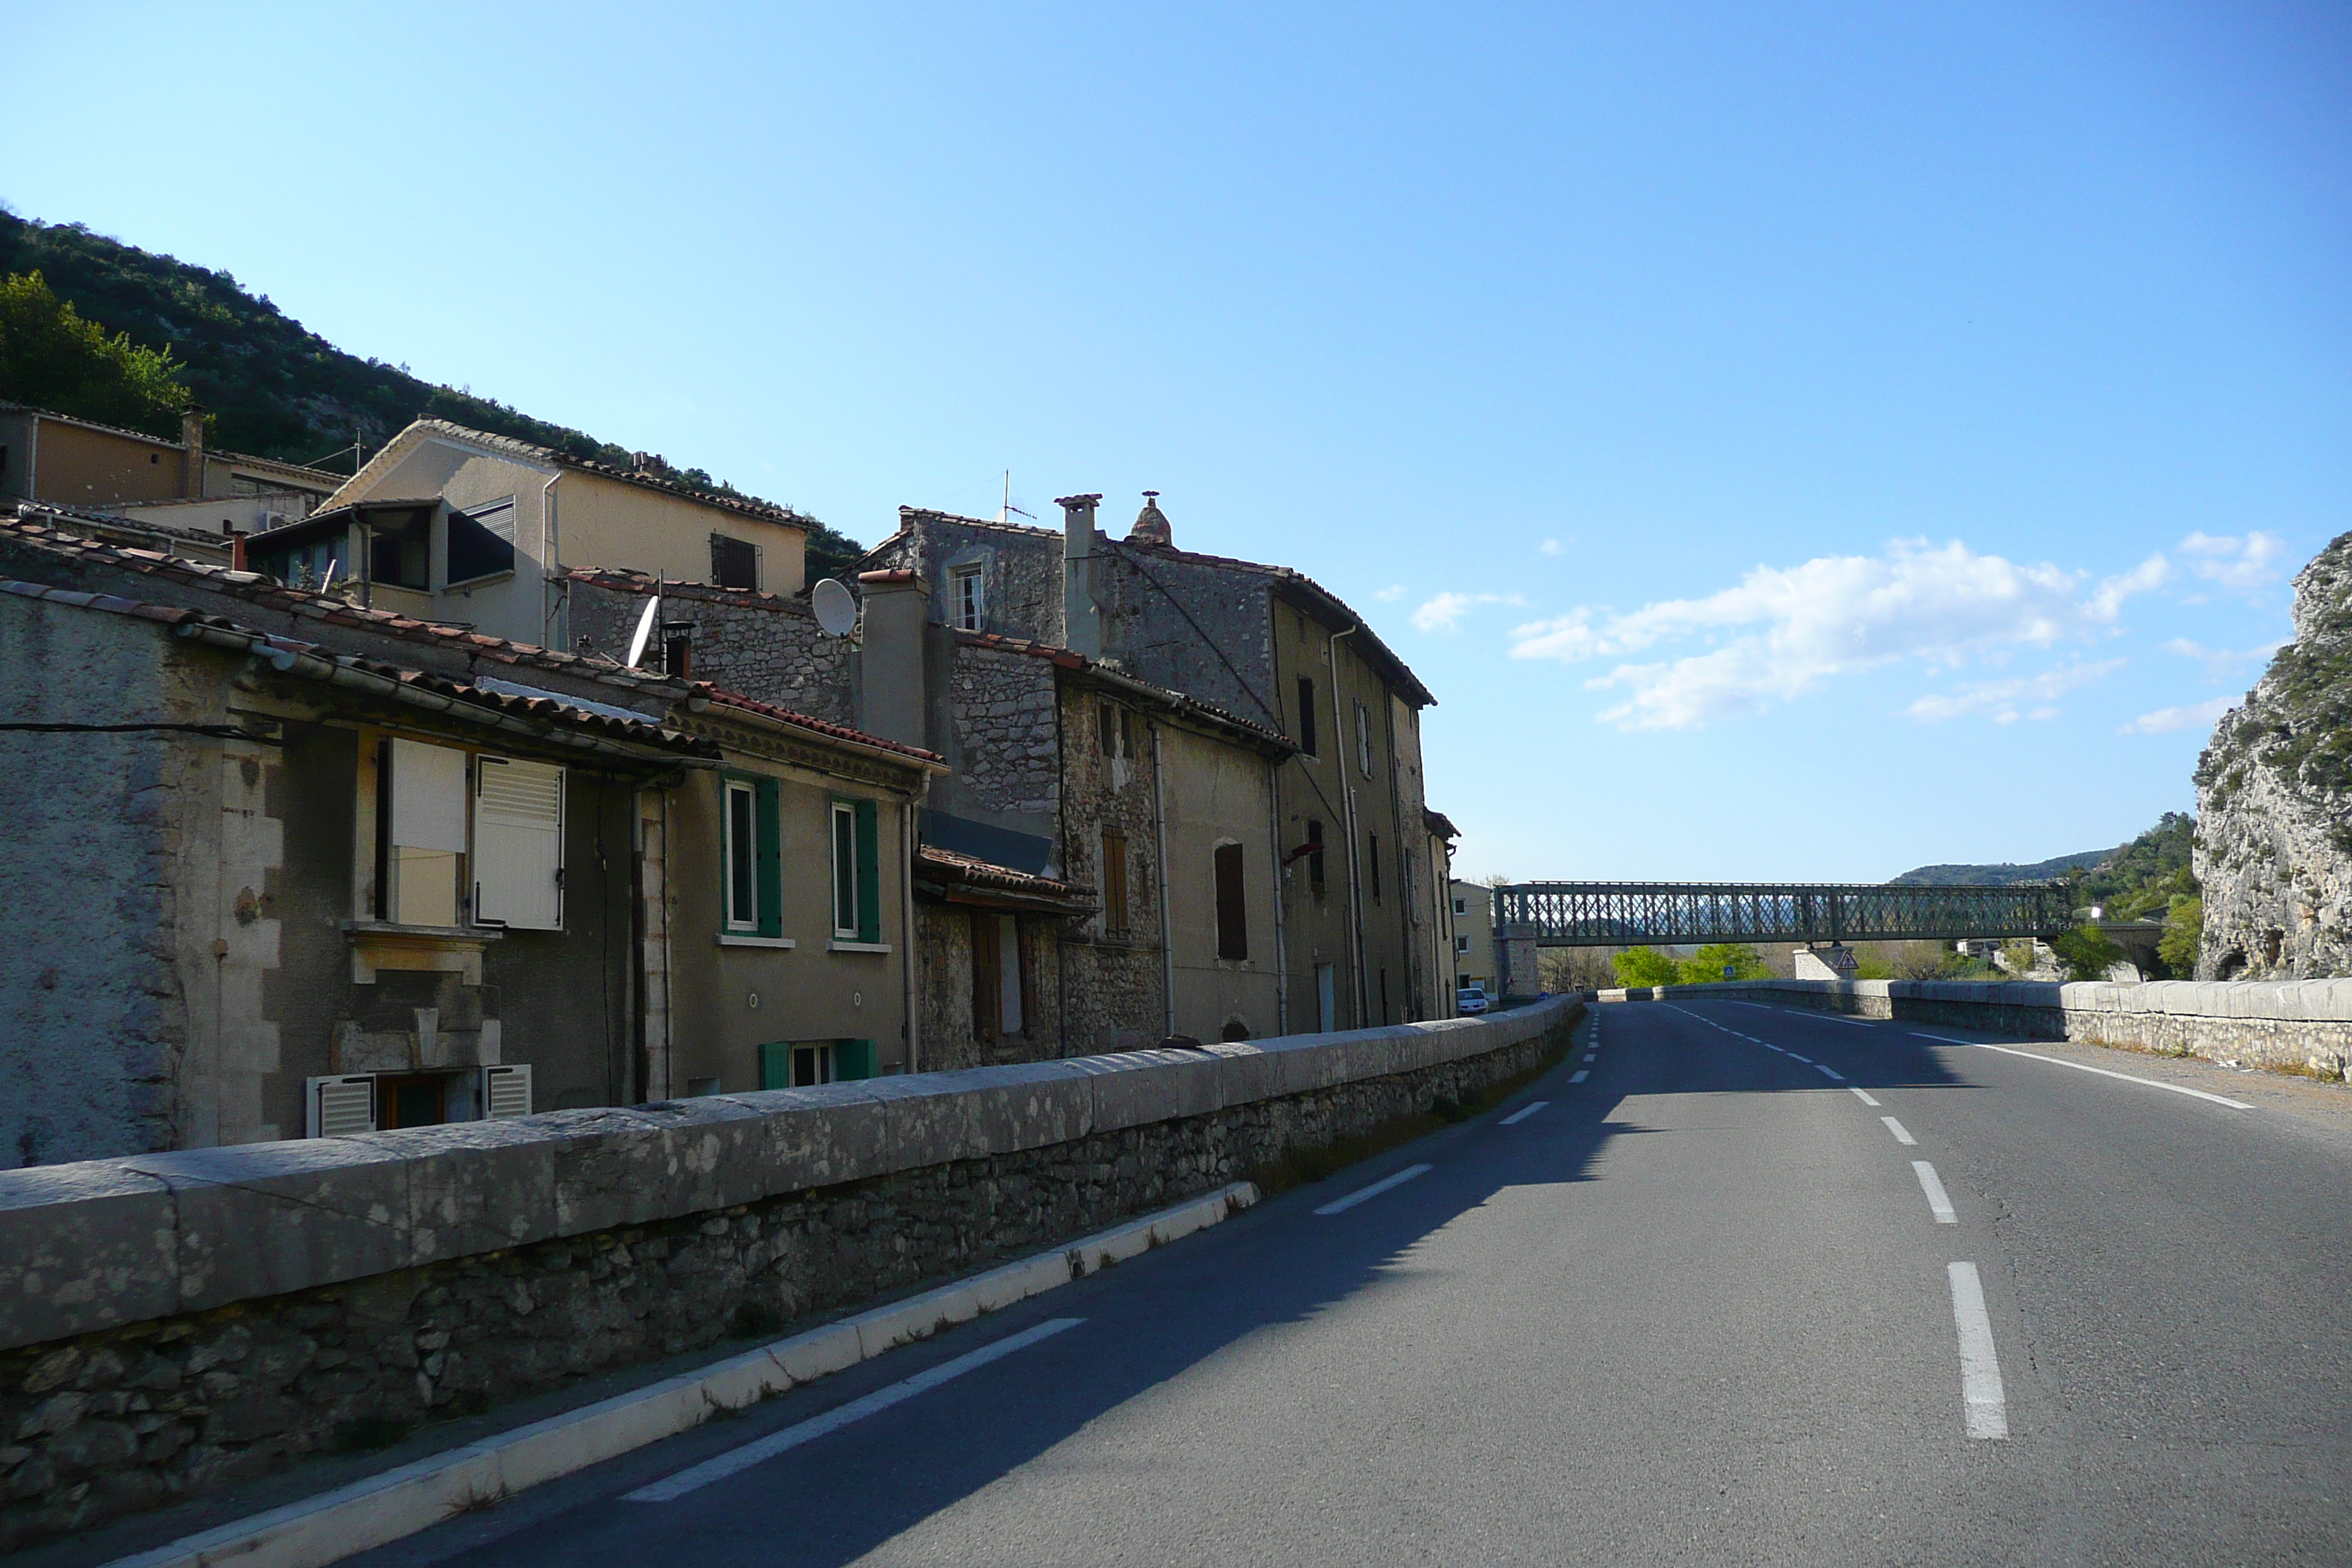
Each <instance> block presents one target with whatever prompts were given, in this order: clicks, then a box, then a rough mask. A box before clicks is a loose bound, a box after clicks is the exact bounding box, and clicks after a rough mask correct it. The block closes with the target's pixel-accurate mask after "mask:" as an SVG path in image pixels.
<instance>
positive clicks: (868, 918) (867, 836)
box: [857, 800, 882, 1078]
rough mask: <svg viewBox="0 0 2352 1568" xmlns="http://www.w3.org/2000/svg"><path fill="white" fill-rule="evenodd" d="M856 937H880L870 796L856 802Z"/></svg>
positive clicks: (878, 837) (875, 814)
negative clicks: (868, 798) (867, 798)
mask: <svg viewBox="0 0 2352 1568" xmlns="http://www.w3.org/2000/svg"><path fill="white" fill-rule="evenodd" d="M857 940H858V941H860V942H880V941H881V940H882V809H881V807H880V806H879V805H877V804H876V803H875V802H873V801H870V800H861V801H859V802H858V803H857ZM860 1076H861V1077H867V1078H870V1077H872V1076H873V1075H872V1074H871V1073H866V1074H861V1075H860Z"/></svg>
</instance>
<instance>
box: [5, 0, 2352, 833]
mask: <svg viewBox="0 0 2352 1568" xmlns="http://www.w3.org/2000/svg"><path fill="white" fill-rule="evenodd" d="M8 30H9V35H10V44H9V50H8V52H9V55H10V58H11V64H12V76H13V79H15V80H16V83H17V84H18V86H19V88H20V89H26V90H27V91H30V92H31V93H32V96H31V97H30V98H27V99H23V100H22V101H21V102H20V103H19V105H18V108H19V110H21V112H18V113H16V114H13V115H11V116H10V118H9V122H8V125H7V127H6V129H5V132H0V137H5V158H0V197H4V198H5V199H6V200H7V201H8V202H9V203H10V204H11V205H13V206H14V207H15V208H16V210H17V211H18V212H19V213H21V214H23V215H25V216H30V217H38V218H43V219H47V220H51V221H71V220H79V221H82V222H85V223H88V224H89V225H90V226H92V227H94V228H97V229H99V230H100V231H102V232H105V233H108V234H111V235H115V236H118V237H121V238H123V239H125V240H128V241H131V242H133V243H136V244H139V245H142V246H145V247H149V248H152V249H156V250H163V251H168V252H171V253H172V254H174V255H176V256H179V257H181V258H185V259H188V260H192V261H197V262H201V263H204V264H205V265H208V266H213V267H218V268H226V269H227V270H229V271H231V272H234V273H235V274H236V277H237V278H238V279H240V280H242V281H243V282H245V283H246V284H247V286H249V287H251V288H253V289H257V290H258V291H261V292H266V293H268V295H269V296H270V297H271V298H272V299H273V300H276V301H277V302H278V305H280V306H281V307H282V308H284V309H285V310H288V311H289V312H290V313H291V314H293V315H295V316H296V317H298V318H299V319H300V320H301V321H304V322H305V323H306V324H308V325H309V326H310V327H311V328H313V329H314V330H316V331H320V332H321V333H323V334H324V335H325V336H326V337H328V338H329V339H331V341H333V342H337V343H340V344H341V345H342V346H344V347H346V348H348V349H350V350H352V352H354V353H362V354H372V355H375V356H377V357H380V358H382V359H384V360H387V361H391V362H394V363H405V364H408V365H409V366H411V367H413V368H414V370H415V372H416V373H417V374H422V375H425V376H428V377H431V378H435V379H438V380H444V381H447V382H449V383H452V384H458V385H465V386H470V387H471V388H472V389H473V390H474V391H476V392H478V393H483V394H488V395H494V396H496V397H499V398H500V399H502V400H504V401H506V402H509V403H511V404H513V405H517V406H519V407H520V408H522V409H525V410H527V411H529V412H530V413H531V414H534V415H537V416H541V417H542V418H546V419H551V420H557V421H561V422H562V423H566V424H571V425H575V426H581V427H582V428H584V429H587V430H590V431H593V432H594V433H596V434H597V435H599V436H601V437H604V438H607V439H610V440H614V441H618V442H621V443H623V444H625V445H628V446H633V447H648V448H652V449H655V450H658V451H661V452H663V453H665V454H666V455H667V456H668V457H669V458H671V459H672V460H673V461H676V462H678V463H680V464H682V465H699V466H701V467H704V468H709V469H710V470H711V471H713V472H714V473H717V474H720V475H722V476H725V477H728V478H730V479H733V480H735V482H737V483H738V484H740V485H742V486H744V487H745V488H747V489H752V490H755V491H758V492H760V493H762V494H765V495H768V496H771V497H772V498H774V499H777V500H786V501H790V502H792V503H793V504H795V505H798V506H801V507H803V508H805V509H807V510H811V511H813V512H814V513H816V514H817V515H819V516H821V517H823V518H824V519H825V520H826V521H829V522H832V523H833V524H835V526H836V527H839V528H841V529H843V530H845V531H847V532H849V533H851V534H852V535H854V536H856V537H857V538H859V539H861V540H864V541H866V542H873V541H874V540H876V539H877V538H879V537H880V536H881V535H882V534H883V533H885V532H887V531H888V529H889V527H890V526H891V522H892V520H893V516H894V509H895V508H896V507H897V506H898V505H899V504H900V503H902V502H903V503H911V504H916V505H923V506H936V507H942V508H947V509H950V510H962V511H969V512H979V513H990V512H992V511H993V510H994V509H995V507H996V505H997V501H998V493H999V486H1000V484H1001V482H1002V480H1001V477H1000V476H1001V475H1002V473H1003V470H1004V469H1006V468H1010V469H1011V470H1012V471H1013V493H1014V498H1015V500H1016V501H1020V502H1024V503H1025V504H1026V505H1027V506H1028V507H1029V509H1030V510H1033V511H1037V512H1041V513H1048V514H1050V513H1051V511H1052V508H1051V507H1050V505H1049V504H1048V502H1049V500H1050V498H1051V497H1053V496H1055V495H1057V494H1063V493H1066V492H1068V491H1072V490H1080V489H1094V490H1101V491H1104V492H1107V494H1108V497H1109V498H1110V500H1109V501H1108V510H1110V511H1111V512H1112V513H1113V514H1114V515H1119V514H1120V513H1121V509H1122V508H1123V507H1125V506H1126V505H1127V504H1129V502H1130V501H1131V500H1133V499H1134V497H1135V492H1137V491H1139V490H1140V489H1144V488H1147V487H1149V488H1152V489H1160V490H1161V491H1163V492H1165V493H1164V496H1163V500H1162V504H1163V505H1164V507H1165V508H1166V510H1167V511H1168V514H1169V516H1170V517H1171V520H1172V521H1173V523H1174V527H1175V532H1176V538H1177V542H1179V543H1180V544H1181V545H1185V546H1188V547H1192V548H1196V549H1202V550H1210V551H1217V552H1229V553H1234V554H1241V555H1247V556H1252V557H1255V558H1257V559H1262V560H1274V561H1280V562H1284V563H1290V564H1294V565H1297V566H1299V567H1301V568H1303V569H1305V570H1306V571H1307V572H1308V573H1310V574H1313V575H1314V576H1316V577H1317V578H1318V579H1320V580H1321V581H1322V582H1323V583H1325V584H1328V586H1330V587H1331V588H1333V589H1334V590H1335V591H1337V592H1338V593H1339V594H1340V595H1343V596H1344V597H1346V598H1348V599H1349V601H1351V602H1352V603H1354V604H1355V605H1357V606H1358V608H1360V610H1362V611H1363V612H1364V613H1366V614H1367V615H1368V616H1371V617H1372V619H1373V621H1374V623H1375V624H1376V625H1377V626H1379V628H1380V629H1381V632H1382V633H1383V634H1384V635H1385V636H1386V637H1388V638H1389V640H1390V641H1391V643H1392V644H1393V645H1394V646H1395V647H1397V648H1398V649H1399V650H1400V651H1401V652H1402V653H1403V654H1404V656H1405V657H1406V658H1408V659H1410V660H1411V661H1412V663H1413V665H1414V667H1415V668H1417V669H1418V670H1419V671H1420V672H1421V674H1422V675H1423V678H1424V679H1426V680H1427V681H1428V683H1429V685H1430V686H1431V688H1432V689H1434V690H1435V691H1436V692H1437V694H1438V696H1439V698H1440V700H1441V706H1440V707H1438V708H1437V709H1435V710H1433V711H1432V712H1431V713H1430V714H1429V715H1428V721H1427V728H1426V734H1427V738H1428V742H1429V748H1430V752H1431V761H1430V771H1431V775H1432V779H1433V789H1432V795H1433V802H1434V804H1436V805H1439V806H1440V807H1442V808H1443V809H1444V810H1445V811H1447V812H1449V813H1450V814H1451V815H1452V816H1454V820H1455V821H1456V822H1458V823H1460V824H1461V825H1462V826H1463V827H1464V828H1465V842H1464V845H1463V847H1462V854H1461V858H1460V860H1459V862H1458V865H1459V867H1460V868H1462V869H1464V870H1465V871H1467V872H1472V873H1481V874H1483V873H1486V872H1491V871H1503V872H1507V873H1510V874H1512V875H1515V876H1518V877H1534V876H1561V877H1581V876H1592V877H1627V878H1633V877H1677V878H1681V877H1688V878H1698V877H1718V876H1720V877H1791V878H1798V877H1801V878H1820V879H1878V878H1882V877H1885V876H1887V875H1891V874H1893V873H1895V872H1896V871H1899V870H1901V869H1903V868H1906V867H1907V866H1910V865H1913V864H1916V863H1918V862H1922V861H1932V860H1979V859H1982V860H1992V859H2034V858H2041V857H2043V856H2047V855H2053V854H2058V853H2062V852H2066V851H2072V850H2076V849H2082V848H2087V847H2096V846H2099V845H2104V844H2111V843H2115V842H2117V841H2119V840H2121V839H2123V838H2125V837H2128V836H2129V835H2130V834H2132V833H2133V832H2136V831H2137V830H2138V829H2140V828H2142V827H2144V826H2147V825H2148V824H2149V823H2150V822H2152V821H2153V820H2154V818H2155V817H2156V816H2157V814H2158V812H2160V811H2163V810H2166V809H2174V808H2182V807H2186V806H2188V805H2190V804H2191V802H2192V799H2193V793H2192V789H2191V786H2190V784H2189V769H2190V768H2191V766H2192V765H2193V763H2194V761H2195V758H2196V754H2197V752H2198V750H2199V749H2200V746H2201V745H2202V743H2203V741H2204V737H2205V732H2206V729H2207V727H2208V725H2209V724H2210V717H2211V714H2212V712H2213V711H2214V710H2213V708H2212V707H2211V704H2213V703H2214V702H2215V701H2217V700H2223V699H2227V698H2228V697H2230V696H2231V695H2232V694H2234V693H2238V692H2241V691H2242V690H2243V689H2244V688H2245V686H2246V684H2247V683H2248V682H2249V680H2250V679H2252V674H2253V673H2254V671H2255V670H2256V668H2258V665H2259V651H2258V650H2262V649H2264V648H2265V647H2267V646H2268V645H2270V644H2271V643H2273V642H2274V641H2275V640H2276V639H2277V638H2278V637H2280V636H2281V635H2282V634H2283V632H2284V629H2285V626H2286V621H2285V606H2286V604H2287V602H2288V600H2287V591H2286V587H2285V582H2286V578H2287V576H2288V575H2289V574H2291V573H2292V571H2293V570H2294V567H2296V566H2297V565H2299V564H2300V563H2302V562H2303V561H2305V560H2306V559H2308V558H2309V556H2310V555H2311V554H2312V553H2313V552H2315V550H2317V549H2318V548H2319V547H2320V546H2321V545H2323V544H2324V543H2325V542H2326V541H2327V540H2328V539H2330V538H2332V537H2333V536H2334V535H2335V534H2336V533H2338V532H2340V531H2344V530H2345V529H2346V528H2347V527H2352V507H2347V479H2352V460H2347V459H2352V453H2347V432H2348V431H2352V330H2347V329H2352V289H2347V279H2352V209H2347V195H2352V8H2347V7H2345V6H2343V5H2302V6H2295V5H2263V4H2259V3H2251V0H2231V3H2226V4H2221V3H2217V4H2210V5H2164V4H2154V5H2145V4H2131V5H2125V4H2116V5H2069V4H2063V3H2061V0H2037V3H2035V4H2029V5H1998V4H1986V5H1967V6H1960V5H1939V6H1885V5H1845V6H1829V5H1817V6H1807V5H1772V6H1761V5H1756V6H1733V5H1687V4H1685V5H1675V4H1659V5H1638V6H1635V5H1625V6H1610V7H1601V6H1560V5H1530V6H1524V7H1510V6H1493V7H1483V8H1476V7H1465V6H1462V5H1424V6H1418V7H1414V6H1405V5H1356V6H1347V7H1339V6H1331V7H1323V8H1318V7H1307V6H1275V7H1266V6H1261V5H1251V6H1221V5H1201V4H1195V5H1184V6H1162V7H1142V6H1104V5H1084V6H1076V5H1074V6H1069V7H1066V8H1045V7H1031V8H1024V9H1005V10H993V9H988V8H982V7H967V6H954V7H946V6H943V7H937V8H930V7H917V6H903V5H874V4H867V5H855V6H840V7H835V8H828V9H823V10H819V9H807V8H795V7H784V6H741V7H724V6H694V5H677V6H667V7H648V6H643V5H632V6H610V5H565V6H562V7H544V8H519V7H498V6H482V5H464V6H443V5H430V4H423V5H419V4H406V5H399V6H377V7H370V6H357V5H349V6H346V5H332V6H322V5H286V6H278V7H271V6H261V5H236V4H233V3H231V4H222V5H211V6H203V7H192V6H189V5H184V4H183V5H105V4H89V5H76V6H53V7H47V8H38V9H26V10H22V11H19V12H17V13H16V14H15V15H13V16H11V18H10V22H9V29H8ZM20 97H21V94H20Z"/></svg>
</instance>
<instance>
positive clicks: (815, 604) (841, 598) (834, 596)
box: [809, 577, 857, 637]
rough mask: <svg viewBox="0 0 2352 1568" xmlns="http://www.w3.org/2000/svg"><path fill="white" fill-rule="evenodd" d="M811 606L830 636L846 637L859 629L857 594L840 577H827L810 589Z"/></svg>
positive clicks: (825, 632)
mask: <svg viewBox="0 0 2352 1568" xmlns="http://www.w3.org/2000/svg"><path fill="white" fill-rule="evenodd" d="M809 607H810V608H811V609H813V610H814V611H815V612H816V624H817V626H819V627H820V628H822V629H823V631H824V635H825V636H827V637H847V636H848V635H849V634H850V633H852V632H854V631H856V629H857V596H856V595H854V594H852V593H851V592H850V591H849V590H848V589H846V588H845V587H843V586H842V585H841V579H840V578H838V577H827V578H825V579H824V581H823V582H821V583H819V584H817V585H816V586H815V587H814V588H812V589H810V590H809Z"/></svg>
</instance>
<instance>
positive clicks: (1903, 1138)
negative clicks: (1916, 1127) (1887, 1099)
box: [1872, 1101, 1919, 1144]
mask: <svg viewBox="0 0 2352 1568" xmlns="http://www.w3.org/2000/svg"><path fill="white" fill-rule="evenodd" d="M1872 1103H1874V1104H1875V1103H1876V1101H1873V1102H1872ZM1879 1120H1880V1121H1884V1122H1885V1123H1886V1130H1887V1131H1889V1132H1892V1133H1894V1134H1895V1142H1897V1143H1906V1144H1908V1143H1916V1142H1919V1140H1917V1139H1916V1138H1914V1137H1912V1136H1911V1132H1910V1130H1909V1129H1908V1128H1906V1127H1905V1126H1904V1125H1903V1123H1901V1122H1900V1121H1895V1118H1893V1117H1892V1116H1882V1117H1880V1118H1879Z"/></svg>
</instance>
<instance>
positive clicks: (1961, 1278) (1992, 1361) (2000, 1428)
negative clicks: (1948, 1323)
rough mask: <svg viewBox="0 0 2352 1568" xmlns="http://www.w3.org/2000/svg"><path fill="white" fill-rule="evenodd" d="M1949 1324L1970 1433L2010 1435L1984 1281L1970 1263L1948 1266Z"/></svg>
mask: <svg viewBox="0 0 2352 1568" xmlns="http://www.w3.org/2000/svg"><path fill="white" fill-rule="evenodd" d="M1949 1273H1950V1275H1951V1280H1952V1326H1953V1327H1954V1328H1956V1329H1958V1331H1959V1333H1960V1405H1961V1407H1962V1409H1964V1410H1965V1411H1966V1412H1967V1417H1968V1431H1969V1436H1971V1437H1996V1438H1997V1437H2006V1436H2009V1399H2008V1396H2007V1394H2004V1393H2003V1392H2002V1389H2001V1386H2000V1357H1999V1356H1997V1355H1995V1354H1994V1353H1993V1348H1992V1320H1991V1319H1990V1318H1989V1317H1987V1316H1985V1304H1984V1282H1983V1281H1982V1280H1980V1279H1978V1278H1977V1266H1976V1265H1975V1264H1973V1263H1955V1264H1952V1265H1950V1266H1949Z"/></svg>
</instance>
